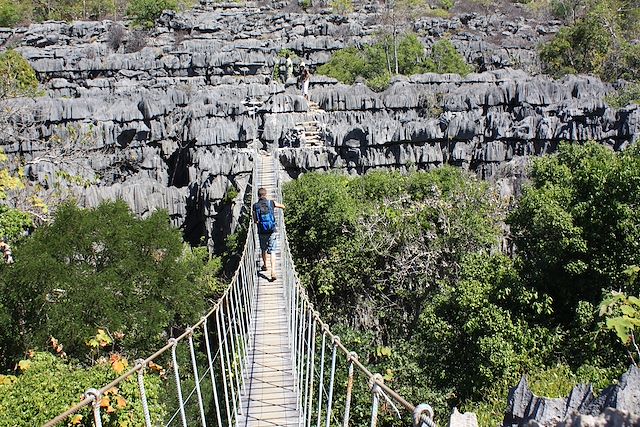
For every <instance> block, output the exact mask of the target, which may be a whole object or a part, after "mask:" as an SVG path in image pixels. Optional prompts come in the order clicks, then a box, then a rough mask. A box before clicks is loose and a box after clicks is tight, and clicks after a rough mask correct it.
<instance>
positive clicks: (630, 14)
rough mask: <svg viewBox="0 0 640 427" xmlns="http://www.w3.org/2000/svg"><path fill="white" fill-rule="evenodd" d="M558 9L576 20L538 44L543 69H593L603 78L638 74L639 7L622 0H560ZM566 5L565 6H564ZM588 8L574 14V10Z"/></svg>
mask: <svg viewBox="0 0 640 427" xmlns="http://www.w3.org/2000/svg"><path fill="white" fill-rule="evenodd" d="M559 4H560V6H562V7H561V8H560V9H559V10H558V13H561V14H565V15H566V14H571V15H572V16H573V17H574V18H575V22H574V23H572V24H571V25H569V26H567V27H564V28H562V29H560V31H559V32H558V33H557V34H556V36H555V37H554V38H553V39H552V40H551V41H549V42H548V43H546V44H543V45H541V46H540V58H541V59H542V61H543V63H544V68H545V71H546V72H548V73H550V74H552V75H555V76H562V75H565V74H575V73H593V74H596V75H598V76H599V77H600V78H602V79H603V80H606V81H615V80H617V79H626V80H637V79H638V78H640V47H639V46H637V45H636V44H635V43H634V42H633V41H634V40H635V38H636V36H637V33H638V31H639V30H640V28H639V24H638V18H639V17H640V16H639V13H640V11H639V9H638V8H637V7H635V6H634V5H630V4H626V5H625V2H624V1H621V2H619V3H616V2H605V1H597V2H595V3H593V4H590V5H589V7H588V8H587V7H585V5H581V4H574V3H571V2H568V4H567V3H564V2H560V3H559ZM564 6H566V7H567V8H568V9H567V10H565V8H563V7H564ZM579 9H584V10H586V11H587V12H586V13H584V14H583V15H580V16H578V17H576V10H579Z"/></svg>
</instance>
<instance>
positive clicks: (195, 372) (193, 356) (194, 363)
mask: <svg viewBox="0 0 640 427" xmlns="http://www.w3.org/2000/svg"><path fill="white" fill-rule="evenodd" d="M187 332H188V333H189V353H191V367H192V369H193V378H194V380H195V382H196V396H197V397H198V409H199V410H200V422H201V423H202V427H207V421H206V419H205V417H204V404H203V403H202V391H201V390H200V375H198V363H197V361H196V351H195V349H194V347H193V329H191V328H189V329H187Z"/></svg>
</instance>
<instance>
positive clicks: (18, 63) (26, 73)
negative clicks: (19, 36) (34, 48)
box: [0, 50, 38, 99]
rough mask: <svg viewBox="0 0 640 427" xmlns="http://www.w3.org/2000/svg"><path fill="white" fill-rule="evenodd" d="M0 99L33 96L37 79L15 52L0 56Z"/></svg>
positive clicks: (29, 67) (25, 62) (29, 66)
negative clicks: (0, 76) (0, 77)
mask: <svg viewBox="0 0 640 427" xmlns="http://www.w3.org/2000/svg"><path fill="white" fill-rule="evenodd" d="M0 75H2V76H3V78H2V79H0V99H1V98H6V97H13V96H33V95H35V94H36V91H37V88H38V79H37V78H36V73H35V71H34V70H33V68H31V65H29V63H28V62H27V60H26V59H24V58H23V57H22V55H20V54H19V53H18V52H16V51H15V50H8V51H6V52H3V53H1V54H0Z"/></svg>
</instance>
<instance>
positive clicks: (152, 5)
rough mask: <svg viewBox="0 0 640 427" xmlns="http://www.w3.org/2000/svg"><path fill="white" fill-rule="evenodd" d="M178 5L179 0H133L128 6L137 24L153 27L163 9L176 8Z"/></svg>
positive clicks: (129, 13)
mask: <svg viewBox="0 0 640 427" xmlns="http://www.w3.org/2000/svg"><path fill="white" fill-rule="evenodd" d="M177 7H178V2H177V0H132V1H131V3H129V6H128V7H127V14H128V15H130V16H131V17H132V18H133V22H134V24H135V25H138V26H140V27H143V28H152V27H153V26H154V25H155V21H156V19H158V18H159V17H160V15H162V11H163V10H166V9H172V10H175V9H176V8H177Z"/></svg>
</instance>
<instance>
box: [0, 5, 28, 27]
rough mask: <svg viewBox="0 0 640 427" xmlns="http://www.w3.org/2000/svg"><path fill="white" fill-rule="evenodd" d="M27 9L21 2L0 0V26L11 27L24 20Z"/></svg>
mask: <svg viewBox="0 0 640 427" xmlns="http://www.w3.org/2000/svg"><path fill="white" fill-rule="evenodd" d="M26 18H27V10H26V8H25V5H24V4H23V3H19V2H15V1H14V0H0V27H13V26H14V25H16V24H19V23H21V22H24V21H25V19H26Z"/></svg>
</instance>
